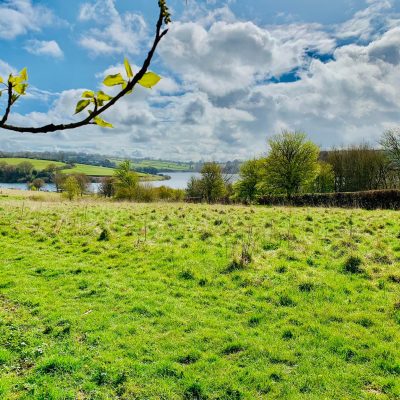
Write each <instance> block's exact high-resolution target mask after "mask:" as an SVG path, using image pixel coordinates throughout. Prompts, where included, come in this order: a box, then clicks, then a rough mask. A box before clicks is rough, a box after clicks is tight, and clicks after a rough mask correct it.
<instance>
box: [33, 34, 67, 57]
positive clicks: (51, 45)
mask: <svg viewBox="0 0 400 400" xmlns="http://www.w3.org/2000/svg"><path fill="white" fill-rule="evenodd" d="M25 50H26V51H27V52H28V53H31V54H34V55H37V56H50V57H54V58H63V57H64V53H63V51H62V50H61V49H60V46H59V45H58V43H57V42H56V41H55V40H49V41H46V40H36V39H34V40H29V41H28V42H27V43H26V45H25Z"/></svg>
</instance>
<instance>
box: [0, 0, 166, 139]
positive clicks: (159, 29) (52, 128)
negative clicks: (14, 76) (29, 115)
mask: <svg viewBox="0 0 400 400" xmlns="http://www.w3.org/2000/svg"><path fill="white" fill-rule="evenodd" d="M164 3H165V2H164ZM159 6H160V15H159V18H158V21H157V25H156V33H155V37H154V41H153V45H152V46H151V49H150V51H149V53H148V55H147V57H146V59H145V60H144V62H143V65H142V68H141V69H140V70H139V72H138V73H137V74H136V75H135V76H134V77H133V79H132V80H131V81H129V82H128V84H127V86H126V87H125V89H123V90H121V91H120V92H119V93H118V94H117V95H116V96H115V97H113V98H112V99H111V100H110V101H109V102H108V103H107V104H105V105H104V106H102V107H100V108H98V104H97V103H95V109H94V111H93V112H92V113H91V114H90V115H89V116H88V117H87V118H85V119H83V120H81V121H79V122H73V123H68V124H57V125H55V124H48V125H44V126H41V127H20V126H13V125H8V124H6V121H7V119H8V115H9V113H10V109H11V106H12V85H11V87H10V83H9V86H8V94H9V99H8V107H7V110H6V114H5V115H4V117H3V119H2V120H1V122H0V129H6V130H9V131H14V132H27V133H50V132H56V131H63V130H69V129H75V128H79V127H82V126H85V125H92V124H93V122H92V121H93V119H94V118H95V117H97V116H99V115H100V114H102V113H104V112H105V111H106V110H108V109H109V108H110V107H112V106H113V105H114V104H115V103H116V102H117V101H118V100H120V99H121V98H122V97H124V96H125V95H126V94H128V93H129V92H130V91H132V90H133V88H134V87H135V86H136V84H137V83H138V82H139V81H140V80H141V79H142V78H143V76H144V75H145V73H146V72H147V70H148V69H149V67H150V64H151V61H152V59H153V57H154V54H155V51H156V49H157V46H158V44H159V43H160V41H161V40H162V38H163V37H164V36H165V35H166V34H167V32H168V29H165V30H163V24H164V22H165V21H166V22H169V15H168V18H166V6H165V4H159ZM10 91H11V93H10Z"/></svg>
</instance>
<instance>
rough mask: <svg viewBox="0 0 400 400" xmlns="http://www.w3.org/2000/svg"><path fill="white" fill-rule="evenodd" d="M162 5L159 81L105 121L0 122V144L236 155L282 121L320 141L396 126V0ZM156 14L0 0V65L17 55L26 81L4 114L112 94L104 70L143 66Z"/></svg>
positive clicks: (69, 115) (113, 3) (372, 138)
mask: <svg viewBox="0 0 400 400" xmlns="http://www.w3.org/2000/svg"><path fill="white" fill-rule="evenodd" d="M168 4H169V6H170V9H171V11H172V21H173V22H172V23H171V24H170V26H169V32H168V34H167V36H166V37H165V38H164V39H163V41H162V43H161V44H160V46H159V48H158V49H157V54H156V57H155V58H154V60H153V64H152V65H151V70H152V71H154V72H156V73H157V74H159V75H160V76H161V77H162V80H161V81H160V83H159V84H158V85H157V86H156V87H155V88H153V89H144V88H141V87H137V88H135V91H134V92H133V94H132V95H131V96H129V97H126V98H124V99H123V100H122V101H121V102H119V103H117V104H116V106H115V107H113V108H112V109H111V110H109V111H107V112H106V113H105V114H104V119H106V120H108V121H110V122H111V123H113V125H114V129H106V128H100V127H97V126H87V127H83V128H80V129H78V130H74V131H62V132H55V133H53V134H40V135H32V134H26V133H22V134H20V133H14V132H9V131H5V130H1V129H0V135H1V140H0V150H3V151H29V150H32V151H48V150H55V151H61V150H63V151H78V152H81V151H83V152H88V153H101V154H108V155H118V156H126V157H150V158H162V159H170V160H181V161H188V160H194V161H197V160H218V161H224V160H233V159H241V160H244V159H249V158H253V157H257V156H259V155H261V154H263V153H264V152H265V151H266V150H267V139H268V137H270V136H272V135H275V134H277V133H279V132H281V131H282V130H291V131H302V132H305V133H307V135H308V136H309V137H310V139H312V140H313V141H314V142H316V143H317V144H318V145H320V146H321V148H322V149H328V148H330V147H332V146H345V145H348V144H353V143H359V142H361V141H367V142H369V143H371V144H372V145H377V143H378V141H379V137H380V136H381V134H382V133H383V132H384V131H385V130H386V129H389V128H392V127H397V126H399V125H400V0H335V1H331V0H280V1H276V0H246V1H244V0H188V1H187V4H186V2H185V0H169V1H168ZM157 15H158V8H157V1H156V0H83V1H78V0H68V1H65V0H0V76H3V77H7V76H8V74H9V73H10V72H13V73H15V72H18V71H20V70H21V69H22V68H23V67H27V68H28V72H29V83H30V87H29V90H28V95H27V96H25V97H24V98H23V99H22V100H20V101H18V102H17V103H16V105H15V107H14V108H13V110H12V114H11V117H10V119H9V123H12V124H14V125H22V126H40V125H43V124H47V123H50V122H53V123H61V122H71V121H74V120H77V119H79V116H74V110H75V105H76V103H77V101H78V100H79V98H80V96H81V94H82V92H83V91H84V90H88V89H89V90H105V89H107V90H108V92H109V93H111V94H113V90H110V89H109V88H104V86H103V85H102V81H103V78H104V77H105V76H106V75H107V74H109V73H116V72H119V71H121V72H122V71H123V60H124V57H127V58H128V59H129V60H130V62H131V64H132V66H133V68H134V71H135V70H136V71H137V70H138V69H139V67H140V66H141V65H142V62H143V60H144V58H145V57H146V54H147V51H148V48H149V44H150V43H151V39H152V37H153V34H154V28H155V22H156V19H157ZM105 91H106V90H105ZM4 98H5V96H2V98H1V99H0V114H2V112H3V109H4V100H5V99H4Z"/></svg>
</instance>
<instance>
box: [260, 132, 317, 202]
mask: <svg viewBox="0 0 400 400" xmlns="http://www.w3.org/2000/svg"><path fill="white" fill-rule="evenodd" d="M268 144H269V147H270V151H269V154H268V157H267V158H266V163H265V171H264V172H265V177H264V180H265V184H266V187H267V188H268V190H269V191H270V192H272V193H282V194H285V195H286V196H287V197H288V198H290V197H291V196H293V195H294V194H296V193H299V192H301V191H302V190H303V189H304V188H305V187H307V186H308V185H310V183H311V182H313V181H314V180H315V178H316V176H317V174H318V156H319V148H318V146H317V145H316V144H314V143H313V142H311V141H309V140H307V137H306V135H305V134H304V133H300V132H288V131H283V132H282V133H281V134H280V135H276V136H273V137H272V138H270V139H269V140H268Z"/></svg>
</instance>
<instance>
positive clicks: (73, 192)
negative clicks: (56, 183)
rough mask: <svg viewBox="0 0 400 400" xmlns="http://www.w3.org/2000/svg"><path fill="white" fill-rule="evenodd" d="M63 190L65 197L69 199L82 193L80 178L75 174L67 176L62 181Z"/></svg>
mask: <svg viewBox="0 0 400 400" xmlns="http://www.w3.org/2000/svg"><path fill="white" fill-rule="evenodd" d="M61 188H62V191H63V195H64V197H66V198H67V199H68V200H70V201H71V200H73V199H75V198H76V197H77V196H79V195H80V193H81V187H80V185H79V182H78V179H77V177H76V176H74V175H69V176H67V177H66V178H65V181H64V182H63V183H62V186H61Z"/></svg>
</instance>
